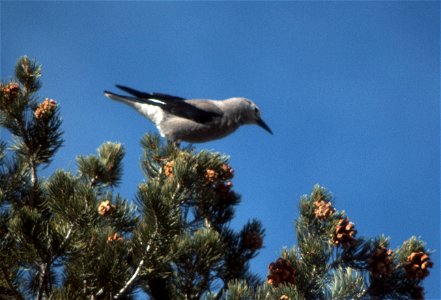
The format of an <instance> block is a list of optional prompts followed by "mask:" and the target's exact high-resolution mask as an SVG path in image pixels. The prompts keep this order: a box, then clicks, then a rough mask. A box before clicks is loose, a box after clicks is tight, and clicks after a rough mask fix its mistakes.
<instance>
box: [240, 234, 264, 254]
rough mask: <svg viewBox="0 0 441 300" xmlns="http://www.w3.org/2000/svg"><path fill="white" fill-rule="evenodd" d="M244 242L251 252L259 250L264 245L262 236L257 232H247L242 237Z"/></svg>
mask: <svg viewBox="0 0 441 300" xmlns="http://www.w3.org/2000/svg"><path fill="white" fill-rule="evenodd" d="M242 242H243V245H244V246H245V247H246V248H247V249H251V250H258V249H260V248H262V245H263V239H262V236H261V235H260V234H259V233H258V232H256V231H251V232H246V233H245V234H244V236H243V237H242Z"/></svg>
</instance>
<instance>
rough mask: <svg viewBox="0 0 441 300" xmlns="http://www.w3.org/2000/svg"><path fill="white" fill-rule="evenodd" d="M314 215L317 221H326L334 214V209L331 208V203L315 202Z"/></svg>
mask: <svg viewBox="0 0 441 300" xmlns="http://www.w3.org/2000/svg"><path fill="white" fill-rule="evenodd" d="M314 207H315V209H314V215H315V217H316V218H317V219H322V220H327V219H328V218H329V217H330V216H332V215H333V214H334V212H335V208H334V207H332V204H331V202H326V201H324V200H317V201H315V202H314Z"/></svg>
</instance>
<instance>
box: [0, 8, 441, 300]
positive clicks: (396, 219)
mask: <svg viewBox="0 0 441 300" xmlns="http://www.w3.org/2000/svg"><path fill="white" fill-rule="evenodd" d="M0 5H1V6H0V10H1V47H0V48H1V78H3V79H7V78H8V76H10V75H12V74H13V68H14V64H15V61H16V60H17V58H18V57H20V56H22V55H24V54H27V55H28V56H30V57H32V58H37V59H38V61H39V62H40V63H41V64H43V78H42V81H43V88H42V89H41V93H40V94H41V95H42V96H44V97H50V98H53V99H56V100H57V101H58V102H59V103H60V106H61V113H62V117H63V129H64V131H65V135H64V138H65V141H66V142H65V145H64V147H63V148H62V149H61V150H60V151H59V153H58V155H57V157H56V159H55V161H54V163H53V164H52V165H51V167H50V168H48V169H46V170H44V171H42V172H41V174H42V175H44V176H49V175H50V174H51V172H53V170H54V169H57V168H65V169H71V170H74V169H75V156H76V155H79V154H82V155H86V154H91V153H95V150H96V148H97V147H98V146H99V145H100V144H101V143H102V142H104V141H116V142H121V143H123V144H124V146H125V148H126V151H127V155H126V157H125V159H124V177H123V184H122V185H121V186H120V188H118V189H117V191H118V192H120V193H121V194H122V195H123V196H124V197H126V198H128V199H133V198H134V195H135V192H136V189H137V185H138V183H139V182H141V181H142V180H144V178H143V174H142V172H141V170H140V167H139V159H140V156H141V153H142V150H141V148H140V144H139V141H140V139H141V137H142V136H143V135H144V134H145V133H146V132H147V131H154V130H155V129H154V127H153V126H152V125H151V124H150V123H149V122H148V121H147V120H145V119H144V118H143V117H142V116H140V115H138V114H137V113H136V112H135V111H134V110H131V109H130V108H129V107H126V106H123V105H121V104H119V103H115V102H111V101H109V100H107V99H106V98H105V97H104V96H103V95H102V92H103V90H104V89H113V85H114V84H117V83H118V84H125V85H128V86H133V87H135V88H138V89H141V90H146V91H157V92H164V93H170V94H176V95H179V96H183V97H195V98H198V97H201V98H212V99H222V98H228V97H231V96H245V97H248V98H250V99H252V100H254V101H255V102H256V103H257V104H258V105H259V106H260V108H261V110H262V113H263V118H264V119H265V121H266V122H267V123H268V124H269V125H270V127H271V128H272V129H273V131H274V133H275V134H274V135H273V136H271V135H269V134H268V133H267V132H265V131H264V130H262V129H261V128H259V127H257V126H246V127H243V128H241V129H240V130H239V131H238V132H236V133H235V134H233V135H231V136H229V137H227V138H225V139H222V140H219V141H215V142H210V143H205V144H199V145H196V146H197V149H213V150H216V151H220V152H223V153H226V154H228V155H230V156H231V163H232V166H233V167H234V169H235V174H236V176H235V178H234V185H235V188H236V191H237V192H239V193H240V194H242V203H241V205H240V206H239V207H238V208H237V214H236V215H237V217H236V219H235V220H234V222H233V223H232V226H233V227H235V228H237V229H239V228H240V227H241V225H242V224H244V223H245V222H246V220H247V219H249V218H257V219H260V220H261V221H262V222H263V224H264V227H265V228H266V232H267V233H266V240H265V248H264V249H263V250H262V251H261V254H260V255H259V256H258V257H257V258H256V259H255V260H254V261H253V263H252V269H253V270H254V271H255V272H257V273H259V274H260V275H261V276H262V277H264V276H266V272H267V266H268V264H269V263H270V262H271V261H274V260H275V259H276V258H277V257H278V255H279V254H280V251H281V249H282V247H283V246H288V247H289V246H291V245H293V244H294V243H295V234H294V225H293V221H294V219H295V218H296V217H297V214H298V211H297V204H298V199H299V197H300V196H301V195H303V194H307V193H310V191H311V189H312V186H313V185H314V184H315V183H319V184H321V185H323V186H325V187H327V188H328V189H329V190H330V191H331V192H332V193H333V194H334V195H335V197H336V206H337V208H338V209H343V210H345V211H346V213H347V214H348V216H349V218H350V219H351V220H352V221H353V222H354V223H355V224H356V228H357V230H358V232H359V235H362V236H366V237H374V236H376V235H379V234H382V233H384V234H385V235H387V236H390V237H391V239H392V240H391V245H392V247H393V248H395V247H397V246H399V245H401V243H402V242H403V241H404V240H406V239H407V238H409V237H410V236H411V235H416V236H420V237H421V238H422V239H423V240H425V241H426V242H427V247H428V248H430V249H437V251H436V252H435V253H434V254H433V255H432V258H433V260H434V261H435V267H434V268H433V271H432V274H431V276H430V277H429V278H428V279H427V280H426V289H427V297H428V298H429V299H430V298H440V290H439V282H440V256H439V249H441V247H440V136H439V135H440V104H439V100H440V98H439V96H440V64H439V60H440V4H439V2H435V1H433V2H429V1H427V2H381V1H375V2H361V1H357V2H349V1H343V2H9V1H2V2H1V4H0ZM6 136H7V135H6V134H5V133H4V131H1V137H2V138H6Z"/></svg>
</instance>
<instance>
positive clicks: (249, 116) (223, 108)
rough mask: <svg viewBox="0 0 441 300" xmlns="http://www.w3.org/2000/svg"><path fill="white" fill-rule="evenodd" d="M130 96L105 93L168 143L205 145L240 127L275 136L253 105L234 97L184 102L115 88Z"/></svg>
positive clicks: (126, 88)
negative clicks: (150, 124) (145, 120)
mask: <svg viewBox="0 0 441 300" xmlns="http://www.w3.org/2000/svg"><path fill="white" fill-rule="evenodd" d="M116 87H117V88H119V89H121V90H123V91H125V92H127V93H129V94H130V95H131V96H123V95H118V94H115V93H112V92H108V91H105V92H104V95H105V96H106V97H108V98H110V99H112V100H116V101H120V102H123V103H125V104H127V105H129V106H131V107H133V108H134V109H136V110H137V111H138V112H139V113H140V114H142V115H143V116H145V117H147V118H148V119H150V120H151V121H152V122H153V123H154V124H155V125H156V128H158V130H159V133H160V134H161V136H162V137H165V138H166V139H168V140H170V141H173V142H176V143H179V142H181V141H185V142H189V143H203V142H207V141H211V140H215V139H220V138H223V137H225V136H227V135H229V134H231V133H233V132H234V131H235V130H236V129H238V128H239V127H240V126H241V125H244V124H256V125H259V126H260V127H262V128H263V129H265V130H266V131H268V132H269V133H271V134H272V131H271V129H270V128H269V127H268V125H267V124H266V123H265V122H264V121H263V120H262V118H261V117H260V111H259V108H258V107H257V105H256V104H254V102H253V101H251V100H249V99H246V98H242V97H234V98H229V99H225V100H208V99H185V98H181V97H176V96H171V95H167V94H160V93H144V92H140V91H137V90H135V89H132V88H129V87H126V86H121V85H116Z"/></svg>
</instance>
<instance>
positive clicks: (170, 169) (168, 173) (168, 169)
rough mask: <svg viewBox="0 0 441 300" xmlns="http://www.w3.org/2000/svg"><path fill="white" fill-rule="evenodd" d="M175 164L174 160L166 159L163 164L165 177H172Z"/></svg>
mask: <svg viewBox="0 0 441 300" xmlns="http://www.w3.org/2000/svg"><path fill="white" fill-rule="evenodd" d="M174 165H175V162H174V161H173V160H172V161H168V162H167V163H166V164H165V166H164V174H165V176H167V177H172V176H173V167H174Z"/></svg>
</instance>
